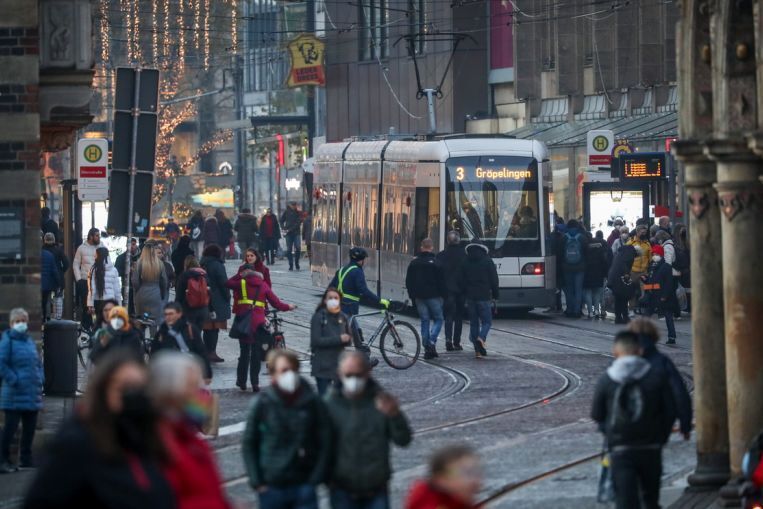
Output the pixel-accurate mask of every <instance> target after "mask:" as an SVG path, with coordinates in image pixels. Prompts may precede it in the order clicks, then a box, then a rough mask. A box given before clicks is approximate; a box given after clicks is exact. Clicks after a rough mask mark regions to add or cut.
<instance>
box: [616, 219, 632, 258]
mask: <svg viewBox="0 0 763 509" xmlns="http://www.w3.org/2000/svg"><path fill="white" fill-rule="evenodd" d="M630 238H631V232H630V230H629V229H628V227H627V226H621V227H620V235H619V236H618V237H617V238H616V239H615V241H614V242H612V248H611V250H612V256H613V257H614V255H616V254H617V252H618V251H619V250H620V248H621V247H623V246H624V245H625V244H626V243H627V242H628V239H630Z"/></svg>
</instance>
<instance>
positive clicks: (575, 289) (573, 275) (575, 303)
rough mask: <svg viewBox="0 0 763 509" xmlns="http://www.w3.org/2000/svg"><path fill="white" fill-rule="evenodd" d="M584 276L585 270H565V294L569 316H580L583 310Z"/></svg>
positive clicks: (566, 311) (565, 312) (566, 312)
mask: <svg viewBox="0 0 763 509" xmlns="http://www.w3.org/2000/svg"><path fill="white" fill-rule="evenodd" d="M583 276H584V272H582V271H580V272H573V271H565V273H564V295H565V298H566V299H567V309H566V310H565V311H564V314H566V315H567V316H578V315H580V313H581V312H582V310H583Z"/></svg>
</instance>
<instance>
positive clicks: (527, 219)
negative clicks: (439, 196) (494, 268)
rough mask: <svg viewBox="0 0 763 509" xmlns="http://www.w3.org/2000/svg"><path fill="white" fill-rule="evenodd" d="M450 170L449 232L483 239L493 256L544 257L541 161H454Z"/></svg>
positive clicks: (493, 158) (482, 158)
mask: <svg viewBox="0 0 763 509" xmlns="http://www.w3.org/2000/svg"><path fill="white" fill-rule="evenodd" d="M446 169H447V179H448V182H447V220H448V229H451V230H455V231H457V232H459V233H460V234H461V240H462V241H463V242H468V241H471V240H474V239H479V240H480V241H482V242H484V243H485V245H487V247H488V248H489V249H490V254H491V256H493V257H508V256H540V254H541V239H540V221H541V219H539V218H540V215H539V212H540V211H541V210H542V209H541V208H540V201H539V199H538V163H537V161H536V160H535V159H533V158H531V157H519V156H469V157H455V158H451V159H449V160H448V161H447V163H446Z"/></svg>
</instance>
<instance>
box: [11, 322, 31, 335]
mask: <svg viewBox="0 0 763 509" xmlns="http://www.w3.org/2000/svg"><path fill="white" fill-rule="evenodd" d="M28 329H29V324H28V323H26V322H16V323H14V324H13V330H15V331H16V332H18V333H19V334H25V333H26V331H27V330H28Z"/></svg>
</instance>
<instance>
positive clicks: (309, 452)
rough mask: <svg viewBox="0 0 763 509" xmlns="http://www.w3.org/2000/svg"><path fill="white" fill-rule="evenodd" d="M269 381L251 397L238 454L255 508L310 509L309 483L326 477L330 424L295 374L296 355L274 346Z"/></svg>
mask: <svg viewBox="0 0 763 509" xmlns="http://www.w3.org/2000/svg"><path fill="white" fill-rule="evenodd" d="M267 366H268V370H269V372H270V376H271V380H272V385H271V386H270V387H268V388H266V389H264V390H263V391H262V392H260V393H259V394H258V395H257V396H255V398H254V402H253V403H252V405H251V407H250V409H249V415H248V416H247V419H246V428H245V430H244V441H243V447H242V453H243V455H244V464H245V465H246V472H247V475H248V477H249V485H250V486H251V487H252V488H253V489H255V490H257V493H258V495H259V502H260V504H259V507H260V508H261V509H271V508H272V509H281V508H284V507H289V508H294V509H314V508H317V507H318V500H317V497H316V493H315V487H316V486H317V485H318V484H320V483H322V482H324V481H325V480H326V475H327V472H328V464H329V460H330V447H331V427H330V424H329V418H328V414H327V413H326V407H325V405H324V404H323V402H322V401H321V400H320V398H319V397H318V396H317V395H316V394H315V392H314V391H313V390H312V388H311V387H310V384H309V383H308V382H307V381H306V380H305V379H303V378H301V377H300V376H299V374H298V373H299V359H298V358H297V356H296V355H295V354H294V353H293V352H290V351H288V350H274V351H273V352H272V353H271V354H270V355H269V356H268V362H267Z"/></svg>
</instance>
